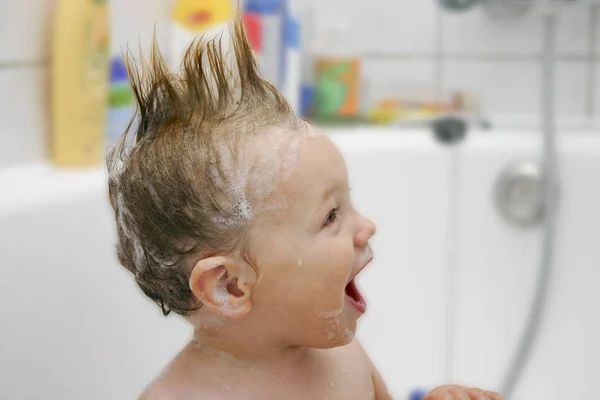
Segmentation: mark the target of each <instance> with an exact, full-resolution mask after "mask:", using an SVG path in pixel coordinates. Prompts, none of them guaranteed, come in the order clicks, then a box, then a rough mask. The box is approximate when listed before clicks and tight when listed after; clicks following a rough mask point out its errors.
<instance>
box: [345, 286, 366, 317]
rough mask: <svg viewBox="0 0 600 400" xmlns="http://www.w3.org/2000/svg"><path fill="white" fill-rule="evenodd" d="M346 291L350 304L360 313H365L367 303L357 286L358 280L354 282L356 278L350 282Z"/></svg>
mask: <svg viewBox="0 0 600 400" xmlns="http://www.w3.org/2000/svg"><path fill="white" fill-rule="evenodd" d="M345 292H346V298H347V299H348V302H349V303H350V305H351V306H352V307H353V308H354V309H355V310H356V311H358V312H359V313H361V314H364V312H365V311H366V310H367V303H366V302H365V299H363V297H362V296H361V294H360V291H359V290H358V288H357V287H356V282H354V279H352V280H351V281H350V283H348V284H347V285H346V288H345Z"/></svg>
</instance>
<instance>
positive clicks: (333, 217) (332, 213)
mask: <svg viewBox="0 0 600 400" xmlns="http://www.w3.org/2000/svg"><path fill="white" fill-rule="evenodd" d="M338 211H340V208H339V207H336V208H334V209H333V210H331V211H330V212H329V215H327V219H326V220H325V222H324V223H323V226H331V225H333V223H334V222H335V221H336V220H337V217H338Z"/></svg>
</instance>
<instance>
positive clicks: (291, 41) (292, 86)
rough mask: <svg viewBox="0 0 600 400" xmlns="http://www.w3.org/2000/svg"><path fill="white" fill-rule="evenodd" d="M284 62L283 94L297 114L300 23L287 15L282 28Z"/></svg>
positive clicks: (300, 61) (300, 80) (300, 77)
mask: <svg viewBox="0 0 600 400" xmlns="http://www.w3.org/2000/svg"><path fill="white" fill-rule="evenodd" d="M284 48H285V62H284V68H283V88H282V89H283V90H282V91H283V95H284V96H285V98H286V99H287V101H288V102H289V103H290V106H291V107H292V109H293V110H294V112H295V113H296V115H299V114H300V113H301V107H300V95H301V86H302V56H301V53H300V24H299V22H298V20H297V19H295V18H294V17H293V16H292V15H288V16H287V18H286V22H285V29H284Z"/></svg>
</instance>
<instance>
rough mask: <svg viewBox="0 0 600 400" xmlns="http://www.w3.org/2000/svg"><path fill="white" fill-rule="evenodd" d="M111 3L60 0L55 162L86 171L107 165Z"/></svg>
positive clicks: (55, 44)
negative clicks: (106, 139)
mask: <svg viewBox="0 0 600 400" xmlns="http://www.w3.org/2000/svg"><path fill="white" fill-rule="evenodd" d="M108 15H109V13H108V4H107V1H106V0H60V1H59V2H58V4H57V9H56V19H55V24H54V35H53V43H52V64H51V93H52V95H51V99H52V104H51V114H52V115H51V118H52V138H51V159H52V161H53V162H54V163H55V164H56V165H58V166H64V167H84V166H91V165H97V164H100V163H101V162H102V161H103V159H104V147H105V146H104V145H105V132H106V128H105V127H106V111H107V96H108V64H109V54H110V50H109V49H110V40H109V22H108Z"/></svg>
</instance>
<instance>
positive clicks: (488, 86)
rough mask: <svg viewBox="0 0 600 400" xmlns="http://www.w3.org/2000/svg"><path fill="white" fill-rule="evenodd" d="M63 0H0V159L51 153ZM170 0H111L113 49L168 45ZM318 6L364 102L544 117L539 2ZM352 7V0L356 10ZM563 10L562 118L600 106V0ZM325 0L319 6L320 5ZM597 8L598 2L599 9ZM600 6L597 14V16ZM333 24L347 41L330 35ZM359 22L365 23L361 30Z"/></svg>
mask: <svg viewBox="0 0 600 400" xmlns="http://www.w3.org/2000/svg"><path fill="white" fill-rule="evenodd" d="M56 3H57V1H56V0H21V1H19V2H11V1H8V0H2V1H0V43H1V45H0V121H2V122H3V126H2V128H1V129H0V143H1V145H0V166H6V165H13V164H21V163H26V162H30V161H33V160H41V159H43V158H44V154H45V151H46V146H45V143H46V141H47V138H48V135H49V119H48V79H47V78H48V66H49V62H50V44H51V43H50V39H51V20H52V16H53V12H54V10H55V6H56ZM172 3H173V0H111V4H112V7H113V10H112V20H113V49H114V51H115V53H119V52H120V51H121V50H122V49H124V48H125V47H126V46H127V45H128V44H129V45H130V46H131V47H133V48H134V49H135V48H137V44H138V43H141V44H142V47H143V48H147V46H148V44H149V42H150V40H151V37H152V30H153V28H154V26H156V32H157V37H158V40H159V44H160V45H161V48H162V49H163V51H164V52H165V53H168V52H169V46H168V43H169V41H168V29H167V26H168V25H167V13H168V9H169V7H170V6H171V4H172ZM292 3H294V6H295V8H297V9H299V10H300V11H301V12H302V14H303V15H306V12H307V11H308V10H311V9H312V10H314V11H315V12H314V15H315V17H314V21H315V22H314V29H315V37H316V38H318V39H319V40H318V41H317V44H318V47H317V48H318V50H320V51H324V52H327V51H329V50H331V49H332V48H339V47H340V46H343V47H344V50H345V51H348V52H350V53H353V54H359V55H360V56H362V57H363V59H364V77H365V92H364V93H365V98H366V99H367V100H366V101H367V102H369V101H370V100H369V99H372V98H374V97H376V96H377V95H386V94H392V93H398V92H400V93H402V92H405V93H413V92H415V91H416V92H418V93H419V94H422V93H425V94H426V95H427V96H429V97H434V96H438V97H442V98H443V97H447V96H448V94H449V93H450V92H452V91H454V90H457V89H464V90H470V91H473V92H475V93H477V94H479V95H480V96H481V102H482V106H483V109H484V112H486V113H487V114H489V115H491V116H493V117H494V120H495V121H498V122H499V123H507V124H508V123H510V124H516V125H523V124H525V125H531V124H535V123H537V118H538V114H539V107H540V102H539V95H538V94H539V90H540V86H541V82H540V76H539V65H538V58H539V55H540V43H541V41H540V37H541V27H540V24H539V10H537V9H536V10H534V11H533V12H532V13H530V15H528V16H526V17H524V18H521V19H519V20H514V21H502V22H500V21H496V20H493V19H491V18H490V17H489V16H487V15H486V14H485V13H484V12H483V11H482V10H481V9H475V10H473V11H471V12H468V13H466V14H452V13H448V12H444V11H441V10H440V8H439V6H438V4H437V1H436V0H419V1H408V0H402V1H390V0H371V1H368V2H364V1H361V0H292ZM350 3H351V6H352V7H350ZM580 3H585V4H576V5H575V6H570V7H569V6H565V7H563V8H564V10H563V11H564V12H563V14H562V16H561V19H560V37H559V41H558V42H559V55H558V68H557V92H558V101H557V103H558V104H557V107H558V115H559V120H560V121H561V122H562V124H563V125H564V126H571V125H580V124H581V123H582V121H585V117H587V116H590V115H591V114H594V115H597V114H598V113H600V104H599V103H600V101H598V100H597V98H596V97H597V96H596V95H598V94H600V80H599V79H595V75H596V72H597V70H598V62H597V55H598V51H599V50H600V49H599V48H598V46H599V45H598V43H600V41H599V40H598V38H599V32H598V29H597V26H596V25H597V24H595V23H594V22H593V21H594V19H595V18H596V17H597V11H595V10H597V8H595V7H592V6H591V4H592V3H594V2H593V1H589V0H588V1H581V2H580ZM317 4H318V7H316V5H317ZM599 6H600V5H599ZM592 11H594V12H592ZM332 26H346V27H348V29H347V31H346V32H345V35H346V36H347V39H346V40H343V41H339V40H337V41H334V40H324V39H326V38H328V37H330V33H331V27H332ZM353 27H360V29H353Z"/></svg>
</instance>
